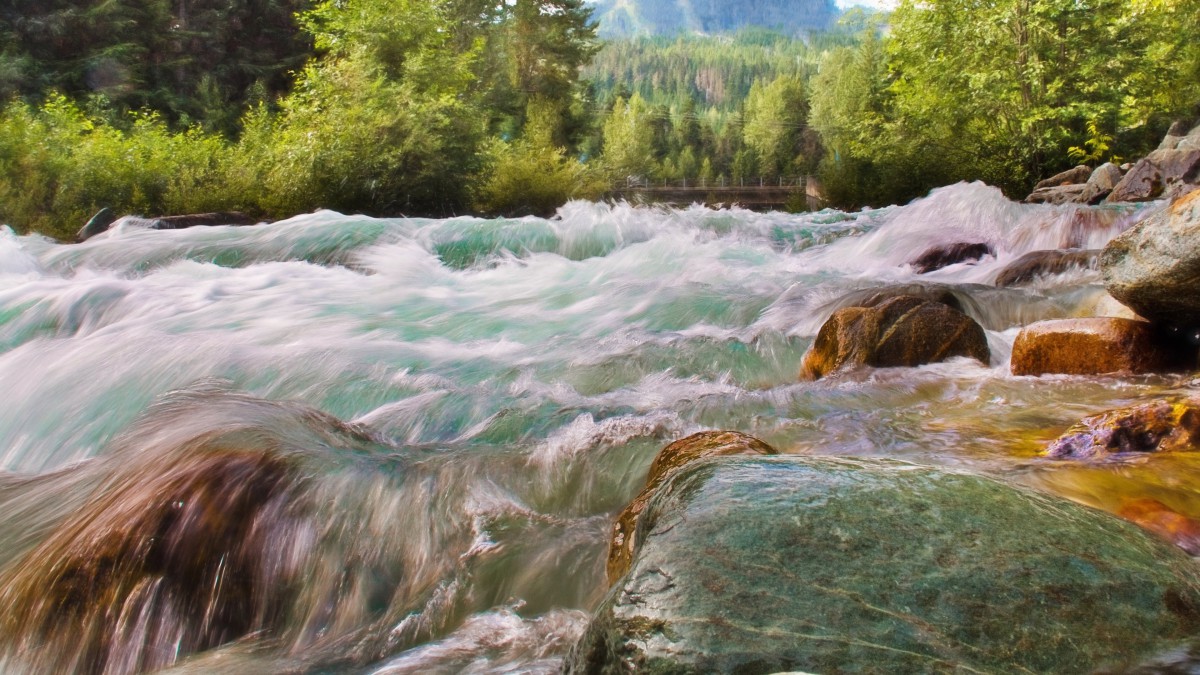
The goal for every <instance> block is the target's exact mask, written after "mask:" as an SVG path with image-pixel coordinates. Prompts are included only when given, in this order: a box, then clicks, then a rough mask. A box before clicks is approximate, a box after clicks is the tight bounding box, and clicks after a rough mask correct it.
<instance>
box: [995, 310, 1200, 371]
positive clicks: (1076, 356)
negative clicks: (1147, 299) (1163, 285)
mask: <svg viewBox="0 0 1200 675" xmlns="http://www.w3.org/2000/svg"><path fill="white" fill-rule="evenodd" d="M1195 360H1196V356H1195V350H1194V348H1192V347H1190V346H1187V345H1185V344H1182V343H1178V342H1175V341H1173V340H1170V339H1168V336H1167V335H1166V334H1165V333H1164V332H1163V331H1161V330H1160V329H1158V328H1156V327H1155V326H1153V325H1151V324H1149V323H1147V322H1145V321H1135V320H1133V319H1119V318H1113V317H1096V318H1087V319H1054V320H1050V321H1039V322H1037V323H1034V324H1031V325H1029V326H1026V327H1025V328H1024V329H1023V330H1022V331H1021V332H1020V334H1018V335H1017V339H1016V341H1015V342H1013V350H1012V373H1013V375H1034V376H1037V375H1045V374H1048V373H1057V374H1063V375H1110V374H1122V375H1132V374H1140V373H1162V372H1171V371H1175V370H1186V369H1187V368H1188V367H1190V366H1193V365H1195Z"/></svg>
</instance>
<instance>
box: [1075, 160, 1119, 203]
mask: <svg viewBox="0 0 1200 675" xmlns="http://www.w3.org/2000/svg"><path fill="white" fill-rule="evenodd" d="M1124 176H1125V174H1123V173H1121V167H1119V166H1117V165H1116V164H1113V163H1112V162H1105V163H1104V164H1101V165H1100V166H1098V167H1096V170H1095V171H1093V172H1092V175H1091V177H1089V178H1088V182H1087V185H1085V186H1084V189H1083V194H1081V195H1080V196H1079V202H1080V203H1082V204H1099V203H1100V202H1102V201H1104V198H1105V197H1107V196H1108V195H1110V194H1112V191H1113V190H1114V189H1115V188H1116V187H1117V184H1118V183H1120V182H1121V179H1122V178H1124Z"/></svg>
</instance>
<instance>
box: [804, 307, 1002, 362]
mask: <svg viewBox="0 0 1200 675" xmlns="http://www.w3.org/2000/svg"><path fill="white" fill-rule="evenodd" d="M955 356H969V357H971V358H974V359H978V360H980V361H983V362H984V363H987V361H988V358H989V357H990V352H989V351H988V346H987V336H986V335H985V334H984V332H983V328H982V327H981V326H980V325H979V324H978V323H975V321H974V320H973V319H971V318H970V317H968V316H967V315H966V314H963V313H962V312H960V311H958V310H956V309H954V308H952V307H949V306H947V305H944V304H942V303H940V302H932V301H930V300H927V299H925V298H919V297H914V296H907V295H902V296H898V297H893V298H890V299H887V300H884V301H883V302H881V303H880V304H878V305H875V306H874V307H846V308H843V309H839V310H838V311H836V312H834V313H833V316H831V317H829V320H828V321H826V322H825V324H824V325H823V326H821V330H820V331H818V332H817V338H816V340H814V341H813V344H812V347H811V348H809V350H808V352H807V353H806V354H805V355H804V361H803V363H802V364H801V373H800V375H801V377H803V378H805V379H812V380H815V379H818V378H821V377H824V376H825V375H828V374H829V373H832V372H835V371H838V370H845V369H850V368H855V367H858V366H864V365H865V366H874V367H877V368H887V367H897V366H907V367H911V366H919V365H922V364H926V363H937V362H939V361H945V360H946V359H949V358H952V357H955Z"/></svg>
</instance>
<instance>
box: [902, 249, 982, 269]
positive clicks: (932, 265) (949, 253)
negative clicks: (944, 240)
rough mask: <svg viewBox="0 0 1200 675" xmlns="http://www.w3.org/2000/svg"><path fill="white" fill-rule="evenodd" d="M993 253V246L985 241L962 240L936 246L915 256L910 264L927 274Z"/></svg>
mask: <svg viewBox="0 0 1200 675" xmlns="http://www.w3.org/2000/svg"><path fill="white" fill-rule="evenodd" d="M992 253H993V252H992V247H991V246H988V245H987V244H985V243H975V244H969V243H965V242H960V243H957V244H945V245H943V246H934V247H932V248H930V249H928V250H926V251H925V252H924V253H922V254H921V255H919V256H917V257H916V258H914V259H913V261H912V262H911V263H909V264H910V265H912V267H913V271H915V272H916V273H917V274H927V273H929V272H933V271H936V270H940V269H942V268H943V267H949V266H950V265H957V264H958V263H963V262H971V261H974V260H979V259H980V258H982V257H984V256H985V255H992Z"/></svg>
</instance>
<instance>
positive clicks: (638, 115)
mask: <svg viewBox="0 0 1200 675" xmlns="http://www.w3.org/2000/svg"><path fill="white" fill-rule="evenodd" d="M652 136H653V131H652V119H651V114H650V107H649V106H648V105H647V104H646V101H645V100H644V99H643V98H642V97H641V96H640V95H638V94H634V95H633V96H632V97H631V98H630V99H629V101H628V102H626V101H625V100H624V99H620V98H618V99H617V101H616V103H614V104H613V109H612V112H610V113H609V115H608V117H607V118H606V119H605V120H604V157H603V162H604V169H605V171H606V172H607V174H608V175H609V176H610V177H611V178H612V179H613V180H628V179H639V178H652V177H655V176H657V174H658V167H657V165H656V162H655V161H654V148H653V145H652V142H651V141H652Z"/></svg>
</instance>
